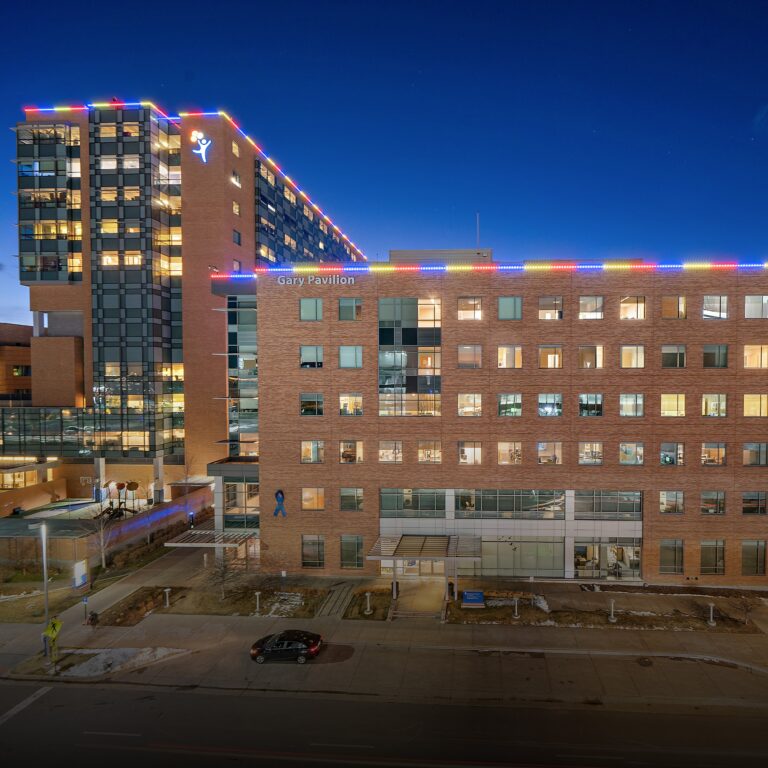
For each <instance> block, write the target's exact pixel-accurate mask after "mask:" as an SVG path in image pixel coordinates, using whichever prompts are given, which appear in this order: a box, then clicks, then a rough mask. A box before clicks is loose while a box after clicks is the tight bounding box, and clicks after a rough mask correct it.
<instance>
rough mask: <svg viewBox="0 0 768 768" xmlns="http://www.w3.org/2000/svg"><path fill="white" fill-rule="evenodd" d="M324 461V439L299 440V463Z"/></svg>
mask: <svg viewBox="0 0 768 768" xmlns="http://www.w3.org/2000/svg"><path fill="white" fill-rule="evenodd" d="M324 461H325V441H324V440H302V441H301V463H302V464H322V463H323V462H324Z"/></svg>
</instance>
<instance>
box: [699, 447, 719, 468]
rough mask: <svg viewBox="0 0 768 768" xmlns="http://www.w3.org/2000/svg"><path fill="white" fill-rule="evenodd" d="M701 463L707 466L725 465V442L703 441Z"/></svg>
mask: <svg viewBox="0 0 768 768" xmlns="http://www.w3.org/2000/svg"><path fill="white" fill-rule="evenodd" d="M701 463H702V465H703V466H705V467H722V466H725V443H702V444H701Z"/></svg>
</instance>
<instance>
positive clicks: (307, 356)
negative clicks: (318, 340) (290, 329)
mask: <svg viewBox="0 0 768 768" xmlns="http://www.w3.org/2000/svg"><path fill="white" fill-rule="evenodd" d="M299 367H300V368H322V367H323V348H322V347H313V346H309V347H299Z"/></svg>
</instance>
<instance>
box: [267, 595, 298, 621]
mask: <svg viewBox="0 0 768 768" xmlns="http://www.w3.org/2000/svg"><path fill="white" fill-rule="evenodd" d="M302 605H304V596H303V595H302V594H301V592H275V602H274V603H273V605H272V608H270V610H269V613H268V614H267V615H268V616H293V615H294V613H295V612H296V611H297V610H298V609H299V608H301V606H302Z"/></svg>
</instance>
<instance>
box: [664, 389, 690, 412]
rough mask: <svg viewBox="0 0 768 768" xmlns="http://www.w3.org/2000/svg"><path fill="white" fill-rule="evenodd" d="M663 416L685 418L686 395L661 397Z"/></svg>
mask: <svg viewBox="0 0 768 768" xmlns="http://www.w3.org/2000/svg"><path fill="white" fill-rule="evenodd" d="M661 415H662V416H685V395H682V394H672V395H661Z"/></svg>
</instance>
